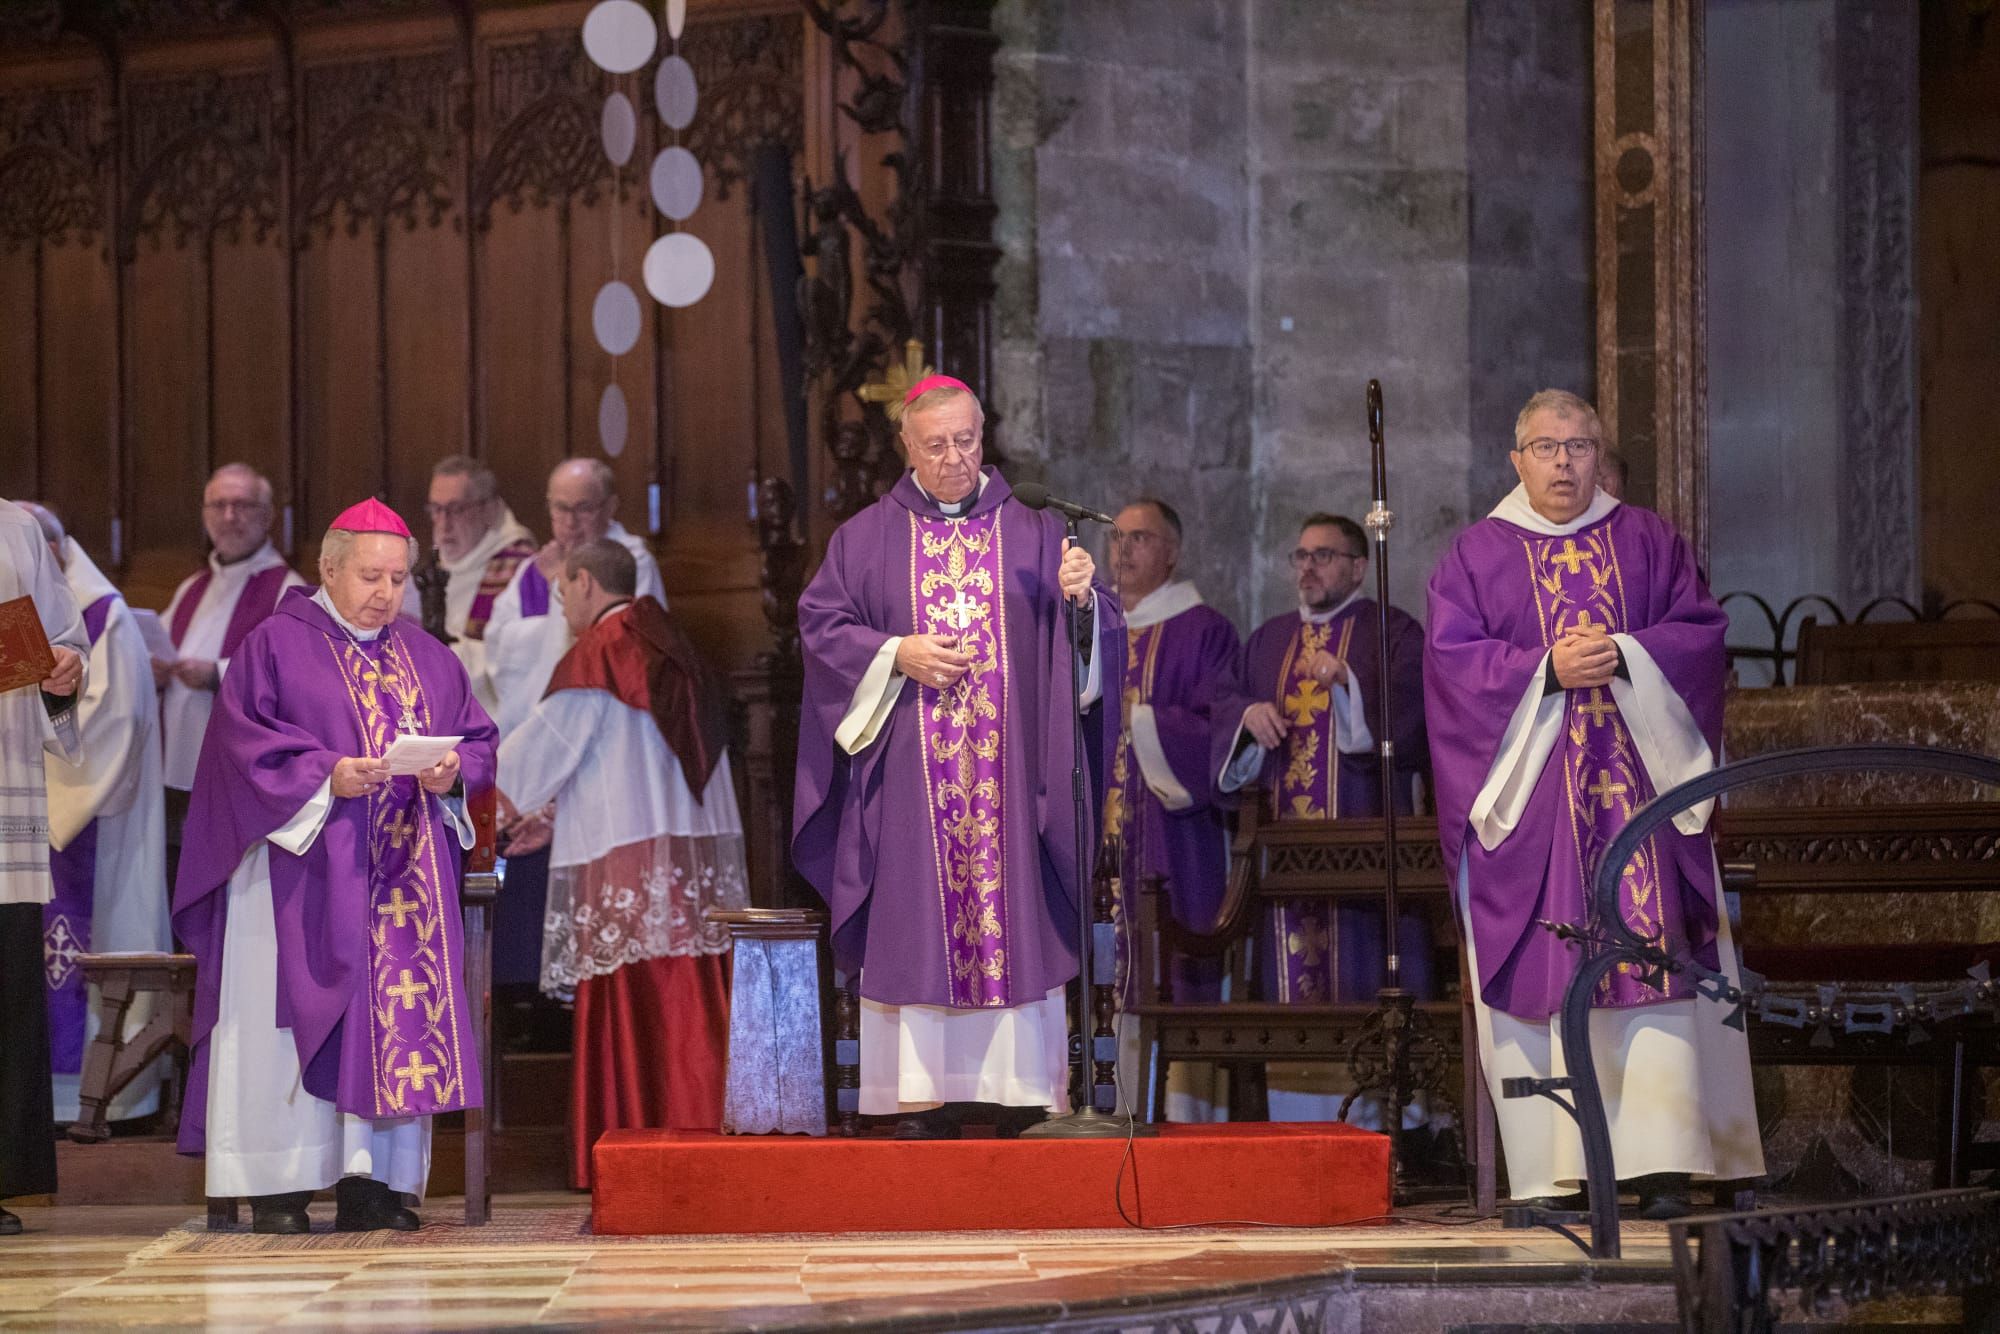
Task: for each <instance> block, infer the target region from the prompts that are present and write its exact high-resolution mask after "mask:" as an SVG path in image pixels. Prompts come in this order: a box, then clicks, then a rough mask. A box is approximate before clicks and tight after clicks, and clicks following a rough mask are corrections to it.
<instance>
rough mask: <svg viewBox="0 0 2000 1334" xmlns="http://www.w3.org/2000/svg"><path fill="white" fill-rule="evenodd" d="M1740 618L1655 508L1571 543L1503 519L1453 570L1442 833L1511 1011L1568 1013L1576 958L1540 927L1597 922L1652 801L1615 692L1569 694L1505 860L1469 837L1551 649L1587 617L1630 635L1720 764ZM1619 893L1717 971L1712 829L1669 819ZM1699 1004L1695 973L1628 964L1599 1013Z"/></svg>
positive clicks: (1434, 643) (1607, 523)
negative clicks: (1633, 829)
mask: <svg viewBox="0 0 2000 1334" xmlns="http://www.w3.org/2000/svg"><path fill="white" fill-rule="evenodd" d="M1727 623H1728V622H1727V619H1726V618H1725V617H1724V615H1723V613H1722V610H1721V609H1720V608H1719V607H1718V606H1716V604H1715V600H1714V599H1713V598H1711V597H1710V596H1709V593H1708V589H1707V587H1706V586H1705V585H1704V583H1703V581H1702V578H1701V575H1700V573H1699V571H1698V570H1697V569H1696V567H1695V563H1694V557H1693V554H1692V553H1691V552H1690V551H1689V550H1688V545H1687V543H1686V542H1684V541H1683V540H1681V538H1680V536H1679V535H1678V534H1676V533H1675V532H1674V531H1673V529H1672V528H1671V527H1669V526H1668V525H1667V523H1666V521H1665V520H1663V519H1661V518H1660V517H1659V516H1658V515H1657V514H1654V513H1653V512H1652V511H1650V510H1645V509H1639V508H1636V507H1634V506H1631V505H1620V506H1618V507H1617V508H1616V509H1614V510H1612V511H1611V513H1610V514H1608V515H1606V516H1605V517H1604V518H1603V519H1601V520H1599V521H1598V522H1597V523H1595V524H1592V525H1590V526H1589V527H1587V528H1584V529H1582V530H1580V531H1578V532H1576V533H1574V534H1571V535H1569V536H1565V537H1545V536H1542V535H1539V534H1537V533H1533V532H1530V531H1528V530H1527V529H1524V528H1520V527H1517V526H1515V525H1514V524H1511V523H1508V522H1506V521H1505V520H1502V519H1496V518H1487V519H1484V520H1482V521H1480V522H1479V523H1476V524H1474V525H1473V526H1472V527H1470V528H1468V529H1466V530H1465V532H1463V533H1461V534H1460V535H1459V536H1458V539H1457V540H1456V541H1455V542H1453V543H1452V546H1451V549H1450V550H1449V551H1447V552H1446V553H1445V555H1444V558H1443V559H1442V560H1441V561H1440V562H1439V563H1438V568H1437V570H1436V572H1435V573H1433V574H1432V575H1431V583H1430V641H1429V643H1428V645H1427V646H1426V650H1425V669H1424V683H1425V686H1426V695H1427V700H1428V706H1429V710H1430V716H1431V723H1432V727H1431V759H1432V765H1433V767H1434V769H1435V771H1436V777H1437V794H1438V830H1439V835H1440V841H1441V843H1442V844H1443V849H1444V859H1445V865H1446V866H1447V867H1453V868H1455V867H1457V866H1458V865H1459V862H1460V856H1461V854H1463V856H1464V859H1465V864H1466V879H1467V891H1468V899H1469V907H1470V916H1471V930H1472V933H1473V939H1474V940H1475V941H1476V943H1477V946H1478V953H1479V986H1480V989H1481V992H1482V993H1483V994H1484V996H1485V998H1486V1002H1487V1004H1489V1005H1491V1006H1493V1007H1494V1008H1495V1009H1498V1010H1504V1011H1506V1012H1507V1013H1508V1014H1512V1015H1517V1016H1519V1017H1521V1018H1523V1019H1531V1020H1545V1019H1547V1018H1548V1017H1549V1015H1550V1014H1552V1013H1553V1012H1554V1011H1555V1010H1557V1009H1559V1008H1560V1007H1561V1005H1562V997H1563V991H1564V989H1565V988H1566V987H1567V986H1568V984H1569V979H1570V977H1571V975H1572V972H1573V970H1574V968H1575V965H1576V962H1577V955H1576V954H1575V953H1574V952H1573V951H1572V950H1571V948H1570V947H1569V946H1567V945H1565V944H1564V943H1562V942H1560V941H1558V940H1557V939H1556V938H1555V937H1554V936H1553V935H1551V934H1550V933H1549V932H1548V931H1546V930H1544V929H1543V928H1542V927H1541V926H1539V925H1538V924H1537V923H1538V921H1540V920H1547V921H1551V922H1572V923H1582V922H1583V921H1584V920H1585V918H1586V916H1587V914H1588V912H1589V907H1588V904H1587V899H1588V885H1589V881H1590V877H1591V876H1592V875H1593V874H1594V873H1595V872H1596V869H1597V863H1598V861H1599V860H1600V859H1601V857H1602V855H1603V851H1604V848H1605V845H1606V844H1607V843H1608V842H1609V841H1610V840H1611V838H1612V837H1613V836H1614V835H1616V834H1617V832H1618V831H1619V830H1620V829H1622V828H1623V827H1624V826H1625V823H1626V821H1627V820H1629V819H1630V818H1631V815H1632V812H1633V811H1634V810H1636V809H1638V808H1639V807H1640V806H1642V805H1644V804H1645V802H1646V801H1647V800H1649V799H1650V798H1651V797H1652V796H1653V795H1654V792H1653V785H1652V783H1651V782H1650V781H1649V780H1648V779H1647V777H1646V774H1645V771H1644V769H1643V767H1642V766H1641V764H1640V761H1639V756H1638V754H1637V751H1636V750H1635V748H1634V745H1633V741H1632V734H1631V732H1630V731H1629V730H1628V728H1627V725H1626V721H1625V719H1624V717H1623V716H1622V715H1621V714H1620V713H1619V711H1618V706H1617V705H1616V704H1615V703H1613V702H1612V697H1611V691H1610V690H1609V689H1608V688H1603V687H1600V688H1596V689H1591V690H1570V691H1564V692H1562V693H1563V695H1564V696H1565V699H1564V703H1563V726H1562V734H1561V737H1560V739H1559V740H1558V741H1557V743H1556V747H1555V750H1554V752H1553V753H1552V754H1551V755H1550V756H1549V759H1548V763H1547V765H1546V767H1545V768H1544V769H1543V770H1542V772H1541V774H1540V775H1538V776H1537V777H1536V779H1535V786H1534V793H1533V796H1532V797H1531V798H1530V799H1529V801H1528V804H1527V808H1526V810H1525V811H1524V812H1523V813H1522V816H1521V819H1520V821H1519V823H1518V824H1516V825H1515V827H1514V829H1513V831H1512V832H1511V833H1510V834H1508V835H1507V837H1506V838H1505V840H1503V841H1502V842H1501V844H1500V846H1498V847H1497V848H1494V849H1493V850H1492V851H1490V852H1489V851H1487V850H1486V849H1485V848H1484V847H1482V846H1481V845H1480V842H1479V840H1478V839H1477V838H1476V837H1472V836H1470V832H1471V831H1470V828H1469V825H1468V820H1469V818H1470V814H1471V810H1472V803H1473V801H1474V799H1475V798H1476V797H1477V796H1478V794H1479V791H1480V789H1481V788H1482V787H1483V786H1484V785H1485V783H1486V778H1487V774H1488V772H1489V771H1490V770H1491V768H1492V765H1493V760H1494V757H1495V756H1496V755H1498V754H1499V751H1500V743H1501V738H1502V736H1503V734H1504V733H1505V731H1506V729H1507V724H1508V721H1509V719H1511V718H1512V716H1513V714H1514V710H1515V708H1516V706H1517V705H1518V704H1519V703H1520V701H1521V698H1522V695H1523V694H1524V693H1525V692H1526V691H1527V690H1528V689H1529V687H1530V686H1531V685H1534V684H1536V683H1537V681H1538V677H1537V674H1538V673H1543V672H1545V671H1546V668H1545V667H1544V665H1543V663H1544V655H1545V654H1546V653H1547V651H1548V649H1549V647H1550V645H1552V644H1553V643H1554V642H1555V640H1556V638H1557V637H1558V636H1559V635H1560V634H1561V632H1562V631H1564V630H1566V629H1569V628H1571V627H1573V626H1576V625H1581V624H1592V625H1601V626H1605V627H1607V628H1608V629H1609V630H1610V631H1611V632H1613V633H1623V634H1629V635H1631V636H1632V637H1633V638H1635V639H1637V640H1638V641H1639V643H1640V644H1641V645H1642V646H1643V647H1644V648H1645V650H1646V652H1647V653H1648V654H1650V655H1651V656H1652V658H1653V661H1654V662H1655V663H1656V664H1657V665H1658V666H1659V669H1660V671H1661V672H1662V673H1663V674H1664V675H1665V676H1666V678H1667V680H1668V682H1669V683H1671V685H1672V686H1673V688H1674V690H1675V691H1676V692H1677V693H1678V694H1679V695H1680V697H1681V700H1682V701H1683V702H1684V703H1685V704H1686V705H1687V708H1688V711H1689V713H1690V714H1692V716H1693V717H1694V720H1695V723H1696V725H1697V726H1699V727H1700V729H1701V731H1702V735H1703V736H1704V737H1706V738H1707V740H1708V744H1709V747H1710V749H1711V751H1713V752H1714V753H1717V754H1720V753H1721V731H1722V694H1723V677H1724V673H1725V671H1726V666H1727V657H1726V654H1725V653H1724V650H1723V632H1724V629H1725V627H1726V626H1727ZM1620 888H1621V890H1622V893H1621V903H1620V907H1621V911H1622V912H1623V913H1624V917H1625V920H1626V922H1627V923H1629V924H1630V925H1631V926H1633V927H1634V928H1635V929H1637V930H1638V931H1640V932H1641V933H1643V934H1648V935H1657V934H1660V933H1662V932H1664V933H1665V935H1666V938H1667V942H1668V947H1669V948H1670V949H1673V950H1675V951H1677V952H1685V951H1687V950H1689V949H1692V950H1693V951H1694V953H1695V955H1696V957H1697V958H1699V959H1700V960H1701V961H1702V962H1703V963H1705V964H1707V965H1708V966H1709V967H1711V968H1713V967H1715V966H1716V949H1715V945H1716V917H1715V894H1716V885H1715V863H1714V859H1713V853H1712V851H1711V840H1710V835H1709V834H1708V833H1707V832H1703V833H1700V834H1695V835H1688V834H1683V833H1681V832H1680V831H1678V830H1676V829H1674V828H1673V827H1672V826H1671V825H1669V826H1667V827H1666V828H1665V829H1663V830H1661V831H1660V832H1659V833H1657V834H1655V835H1654V836H1653V837H1652V838H1651V839H1649V840H1648V841H1647V843H1646V845H1645V846H1644V847H1642V848H1641V850H1640V852H1639V854H1638V856H1636V857H1635V858H1634V859H1633V861H1632V864H1631V865H1630V866H1628V867H1627V868H1626V869H1625V876H1624V880H1623V882H1622V883H1621V886H1620ZM1689 994H1690V992H1689V990H1688V985H1687V983H1686V981H1685V980H1684V979H1681V978H1679V977H1675V978H1672V979H1670V980H1669V981H1668V985H1667V989H1666V990H1664V991H1659V990H1654V989H1653V988H1651V987H1647V986H1644V985H1642V984H1641V982H1640V980H1639V978H1638V977H1637V976H1636V975H1634V974H1632V973H1630V972H1629V971H1625V970H1621V971H1619V972H1618V973H1616V974H1614V975H1613V976H1611V977H1610V978H1608V979H1606V983H1605V986H1604V987H1603V988H1601V989H1600V990H1599V992H1598V995H1597V997H1596V1003H1597V1004H1599V1005H1603V1006H1631V1005H1647V1004H1653V1003H1657V1002H1660V1001H1667V1000H1681V999H1685V998H1686V997H1687V996H1688V995H1689Z"/></svg>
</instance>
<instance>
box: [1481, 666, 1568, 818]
mask: <svg viewBox="0 0 2000 1334" xmlns="http://www.w3.org/2000/svg"><path fill="white" fill-rule="evenodd" d="M1548 671H1549V655H1548V654H1547V653H1544V654H1543V655H1542V657H1541V661H1539V662H1537V663H1536V664H1535V670H1534V671H1533V672H1532V673H1530V674H1529V676H1528V688H1527V690H1526V691H1524V692H1523V693H1522V695H1521V702H1520V703H1519V704H1517V705H1515V706H1514V716H1513V717H1512V718H1511V719H1509V720H1508V722H1507V730H1506V732H1505V733H1504V734H1502V736H1501V738H1500V753H1499V754H1498V755H1496V756H1494V758H1493V767H1492V768H1491V769H1489V770H1487V772H1486V784H1485V786H1483V787H1481V788H1480V789H1479V795H1478V796H1477V797H1475V798H1473V801H1472V814H1471V817H1470V823H1471V825H1472V832H1473V833H1474V834H1476V835H1478V837H1479V846H1480V847H1482V848H1485V849H1486V850H1487V851H1488V852H1491V851H1493V849H1495V848H1497V847H1499V846H1500V845H1501V843H1503V842H1505V841H1506V838H1507V835H1509V834H1511V833H1513V832H1514V826H1515V825H1516V824H1519V823H1520V820H1521V813H1522V812H1523V811H1525V810H1526V809H1527V807H1528V799H1529V798H1530V797H1532V796H1534V794H1535V784H1536V783H1537V782H1538V781H1540V779H1541V776H1542V770H1543V769H1544V768H1545V767H1547V765H1548V762H1549V756H1550V754H1552V753H1553V752H1554V750H1555V748H1556V741H1557V739H1558V738H1560V737H1561V736H1562V719H1563V702H1564V701H1565V700H1566V699H1567V698H1568V694H1567V692H1565V691H1561V690H1555V691H1550V690H1547V689H1546V687H1547V685H1548Z"/></svg>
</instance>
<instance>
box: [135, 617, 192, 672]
mask: <svg viewBox="0 0 2000 1334" xmlns="http://www.w3.org/2000/svg"><path fill="white" fill-rule="evenodd" d="M132 619H133V620H134V621H136V622H137V623H138V626H139V637H140V638H142V639H144V640H145V641H146V652H148V653H150V654H152V655H153V657H155V658H157V659H158V660H159V661H161V662H179V661H180V656H181V651H180V650H179V649H177V648H175V647H174V637H173V635H171V634H169V633H168V632H167V623H166V622H165V621H163V620H161V619H160V613H158V612H156V611H154V610H152V609H151V608H150V607H134V608H132Z"/></svg>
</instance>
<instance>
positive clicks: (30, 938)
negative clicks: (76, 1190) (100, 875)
mask: <svg viewBox="0 0 2000 1334" xmlns="http://www.w3.org/2000/svg"><path fill="white" fill-rule="evenodd" d="M18 597H28V598H32V599H33V600H34V609H35V615H36V617H37V619H38V620H40V622H41V626H42V633H43V634H44V635H45V636H46V637H47V638H48V641H49V647H50V648H51V649H52V650H53V651H54V655H55V667H54V669H53V670H52V671H51V672H50V673H49V675H48V676H47V677H45V678H44V679H43V680H42V682H41V685H40V688H39V689H38V688H36V687H35V686H32V685H26V686H20V687H18V688H16V689H13V690H9V691H7V692H6V693H5V694H0V1200H6V1199H8V1198H10V1197H12V1196H16V1195H47V1194H51V1193H53V1192H54V1190H55V1188H56V1153H55V1123H54V1120H53V1119H52V1118H51V1116H50V1111H51V1108H52V1106H53V1102H54V1097H55V1095H54V1092H53V1091H52V1089H51V1088H50V1085H49V1021H48V991H47V984H46V983H45V982H44V981H43V944H42V905H43V904H45V903H47V902H48V900H49V889H50V882H49V814H48V798H47V780H46V776H45V774H44V772H43V767H42V756H43V755H44V754H45V753H46V754H53V755H60V756H63V757H65V758H67V759H71V760H75V759H77V758H78V757H79V756H80V755H81V754H82V741H81V734H80V732H79V730H78V728H77V708H76V703H77V697H78V696H79V695H81V694H82V692H83V690H84V686H85V679H86V675H87V673H86V669H85V654H86V653H87V652H88V650H89V647H90V639H89V636H88V635H87V634H86V633H85V631H84V628H83V615H82V613H81V611H80V610H79V609H78V607H77V605H76V599H75V598H73V597H71V596H70V591H69V588H68V586H67V585H65V584H64V583H63V577H62V571H61V570H59V569H57V568H56V563H55V561H54V559H52V558H51V557H50V555H49V549H48V544H47V543H46V542H44V541H43V539H42V530H41V528H40V526H39V525H37V524H36V522H35V520H34V519H33V518H32V517H31V516H30V515H29V514H28V513H27V512H26V511H24V510H22V509H21V508H20V507H19V506H17V505H13V504H10V503H8V502H7V501H5V500H0V602H11V601H13V600H14V599H15V598H18ZM20 1230H21V1220H20V1219H19V1218H18V1217H17V1216H15V1215H14V1214H11V1213H9V1212H8V1211H7V1210H5V1209H0V1235H9V1234H12V1233H17V1232H19V1231H20Z"/></svg>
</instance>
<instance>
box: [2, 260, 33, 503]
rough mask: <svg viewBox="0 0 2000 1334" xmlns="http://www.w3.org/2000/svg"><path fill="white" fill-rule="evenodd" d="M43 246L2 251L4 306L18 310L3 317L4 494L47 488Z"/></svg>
mask: <svg viewBox="0 0 2000 1334" xmlns="http://www.w3.org/2000/svg"><path fill="white" fill-rule="evenodd" d="M39 251H40V247H39V246H35V245H26V246H22V247H21V248H20V249H18V250H15V251H13V252H11V253H0V310H9V311H16V312H18V313H19V314H18V316H17V317H16V318H13V319H6V320H0V496H6V497H8V498H9V499H13V498H15V497H24V498H25V497H32V496H36V495H39V494H40V493H41V490H42V479H41V469H40V468H39V467H38V466H37V462H38V460H37V453H38V451H37V447H36V446H37V442H36V438H35V416H36V396H37V394H38V393H39V387H38V386H37V385H36V383H35V358H36V337H37V334H38V333H39V328H38V321H37V320H36V319H35V313H34V312H35V300H36V292H37V290H38V281H37V277H36V273H37V270H38V269H39V267H40V265H39V259H40V254H39Z"/></svg>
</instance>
